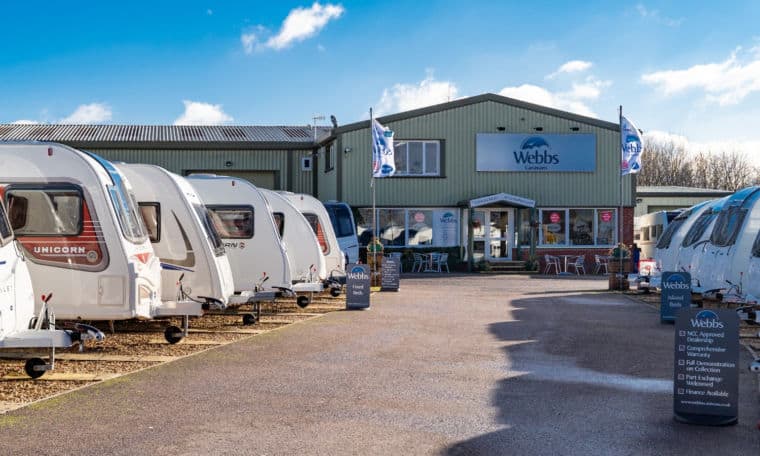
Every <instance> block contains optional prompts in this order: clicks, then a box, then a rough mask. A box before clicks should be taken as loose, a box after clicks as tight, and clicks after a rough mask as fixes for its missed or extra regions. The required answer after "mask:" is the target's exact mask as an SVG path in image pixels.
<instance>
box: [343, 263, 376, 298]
mask: <svg viewBox="0 0 760 456" xmlns="http://www.w3.org/2000/svg"><path fill="white" fill-rule="evenodd" d="M346 271H347V272H346V309H367V308H369V294H370V284H369V266H368V265H366V264H349V265H348V266H347V267H346Z"/></svg>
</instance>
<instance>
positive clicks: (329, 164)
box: [324, 143, 335, 173]
mask: <svg viewBox="0 0 760 456" xmlns="http://www.w3.org/2000/svg"><path fill="white" fill-rule="evenodd" d="M324 151H325V172H326V173H327V172H330V171H332V170H333V169H335V143H332V144H330V145H329V146H327V147H325V148H324Z"/></svg>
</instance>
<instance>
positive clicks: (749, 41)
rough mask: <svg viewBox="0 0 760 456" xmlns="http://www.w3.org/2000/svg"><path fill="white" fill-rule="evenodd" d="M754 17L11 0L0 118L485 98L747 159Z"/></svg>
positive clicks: (181, 118) (388, 108) (271, 113)
mask: <svg viewBox="0 0 760 456" xmlns="http://www.w3.org/2000/svg"><path fill="white" fill-rule="evenodd" d="M685 5H688V6H685ZM758 19H760V2H757V1H755V0H747V1H734V2H731V4H730V5H718V4H716V3H715V2H654V1H652V2H632V3H619V2H602V1H586V2H548V1H532V2H524V1H523V2H511V1H503V2H478V1H469V2H461V1H438V2H435V1H428V2H419V1H398V2H372V1H363V2H350V1H346V2H340V3H338V2H334V3H332V2H322V1H320V2H317V3H311V2H298V1H295V2H292V1H288V2H284V1H283V2H271V1H269V2H258V1H248V2H237V1H211V0H208V1H195V0H185V1H175V2H171V1H153V2H144V1H131V2H119V3H114V2H103V1H98V2H90V1H80V2H59V1H50V2H9V3H8V4H7V5H4V19H3V21H2V26H1V27H0V122H16V121H33V122H45V123H56V122H76V123H140V124H172V123H226V124H260V125H276V124H293V125H298V124H301V125H303V124H309V123H312V117H313V116H314V115H315V114H322V115H325V116H327V117H329V115H330V114H333V115H335V116H336V117H337V119H338V122H339V123H350V122H353V121H356V120H360V119H362V118H364V117H366V115H367V114H366V112H367V110H368V108H369V107H370V106H374V107H375V109H376V110H378V111H379V112H380V113H392V112H398V111H402V110H406V109H411V108H415V107H420V106H424V105H428V104H434V103H439V102H443V101H446V100H447V99H453V98H459V97H466V96H472V95H477V94H481V93H485V92H494V93H502V94H504V95H507V96H512V97H515V98H521V99H525V100H527V101H532V102H537V103H539V104H544V105H548V106H553V107H557V108H560V109H565V110H569V111H572V112H577V113H580V114H586V115H591V116H594V117H598V118H601V119H605V120H610V121H617V108H618V106H619V105H623V108H624V112H625V113H626V114H627V115H628V116H629V117H630V118H631V119H632V120H633V121H634V122H636V123H637V125H638V127H639V128H641V129H644V130H645V131H647V132H649V133H652V134H655V135H661V136H662V137H668V135H676V136H670V137H673V138H676V139H677V140H683V141H687V140H688V141H690V143H691V144H692V145H694V146H695V147H696V146H700V147H711V148H735V149H740V150H744V151H746V152H747V153H753V151H754V150H760V129H758V128H756V124H757V120H758V119H760V32H758V31H757V30H758V28H757V26H756V24H757V22H758ZM320 123H323V124H327V123H328V122H327V121H322V122H320Z"/></svg>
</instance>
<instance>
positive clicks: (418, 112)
mask: <svg viewBox="0 0 760 456" xmlns="http://www.w3.org/2000/svg"><path fill="white" fill-rule="evenodd" d="M486 101H492V102H495V103H501V104H506V105H510V106H514V107H517V108H522V109H528V110H531V111H536V112H540V113H542V114H547V115H550V116H555V117H560V118H563V119H567V120H572V121H574V122H579V123H583V124H587V125H592V126H595V127H600V128H606V129H608V130H612V131H620V125H618V124H616V123H613V122H607V121H605V120H600V119H595V118H593V117H586V116H581V115H579V114H574V113H572V112H567V111H562V110H559V109H554V108H549V107H546V106H541V105H537V104H533V103H528V102H526V101H522V100H516V99H514V98H509V97H505V96H502V95H497V94H495V93H484V94H482V95H476V96H473V97H468V98H462V99H459V100H454V101H449V102H446V103H441V104H437V105H432V106H426V107H424V108H419V109H412V110H410V111H404V112H399V113H397V114H390V115H387V116H382V117H378V118H377V120H378V121H379V122H381V123H390V122H397V121H400V120H406V119H411V118H414V117H419V116H424V115H427V114H434V113H437V112H441V111H447V110H450V109H457V108H461V107H464V106H469V105H473V104H477V103H483V102H486ZM362 128H369V120H363V121H360V122H354V123H351V124H346V125H343V126H342V127H338V128H337V129H336V130H335V132H334V133H335V134H341V133H346V132H349V131H354V130H360V129H362Z"/></svg>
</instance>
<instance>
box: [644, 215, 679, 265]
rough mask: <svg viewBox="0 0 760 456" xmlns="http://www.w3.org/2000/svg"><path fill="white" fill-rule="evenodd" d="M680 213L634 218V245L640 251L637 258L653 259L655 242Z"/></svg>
mask: <svg viewBox="0 0 760 456" xmlns="http://www.w3.org/2000/svg"><path fill="white" fill-rule="evenodd" d="M681 212H682V211H680V210H679V211H657V212H651V213H649V214H644V215H641V216H639V217H636V219H635V220H634V225H635V226H636V227H637V228H636V229H635V230H634V234H637V235H638V237H637V239H636V245H637V246H638V247H639V248H640V249H641V254H640V256H639V258H641V259H642V260H647V259H651V258H654V250H655V245H656V244H657V241H658V240H659V239H660V237H661V236H662V235H663V233H664V231H665V230H666V229H667V227H668V225H669V224H670V222H672V221H673V220H674V219H675V218H676V217H677V216H678V214H680V213H681Z"/></svg>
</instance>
